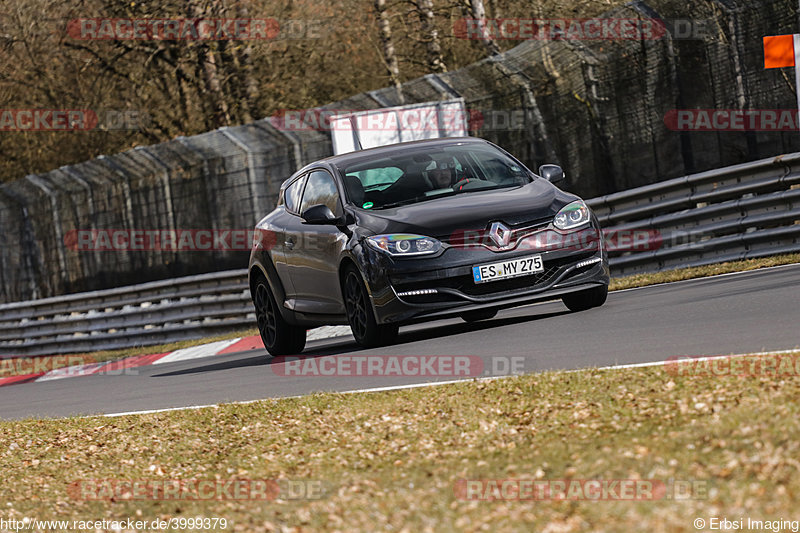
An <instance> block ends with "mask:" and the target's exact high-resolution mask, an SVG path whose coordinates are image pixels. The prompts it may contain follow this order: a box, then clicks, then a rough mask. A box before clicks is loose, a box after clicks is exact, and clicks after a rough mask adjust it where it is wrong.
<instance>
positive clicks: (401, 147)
mask: <svg viewBox="0 0 800 533" xmlns="http://www.w3.org/2000/svg"><path fill="white" fill-rule="evenodd" d="M460 144H489V141H487V140H485V139H480V138H478V137H440V138H437V139H425V140H422V141H409V142H404V143H396V144H388V145H386V146H377V147H375V148H367V149H364V150H357V151H355V152H347V153H345V154H338V155H333V156H330V157H326V158H325V159H320V160H319V161H316V162H315V163H314V164H318V163H328V164H330V165H335V166H341V165H342V164H347V163H349V162H352V161H357V160H360V159H363V158H365V157H375V158H380V157H381V156H384V155H388V154H394V153H396V152H402V151H405V150H407V149H409V148H419V147H421V146H431V147H434V146H457V145H460ZM309 166H310V165H309Z"/></svg>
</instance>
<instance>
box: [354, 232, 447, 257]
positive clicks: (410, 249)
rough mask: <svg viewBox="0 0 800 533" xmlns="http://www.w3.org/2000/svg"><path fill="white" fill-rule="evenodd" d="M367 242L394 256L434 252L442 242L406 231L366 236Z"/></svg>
mask: <svg viewBox="0 0 800 533" xmlns="http://www.w3.org/2000/svg"><path fill="white" fill-rule="evenodd" d="M367 242H368V243H370V245H372V246H373V247H374V248H377V249H378V250H382V251H384V252H386V253H388V254H389V255H391V256H394V257H406V256H410V255H425V254H435V253H436V252H438V251H439V249H440V248H441V247H442V244H441V243H440V242H439V241H437V240H436V239H434V238H432V237H425V236H423V235H410V234H406V233H392V234H389V235H373V236H372V237H367Z"/></svg>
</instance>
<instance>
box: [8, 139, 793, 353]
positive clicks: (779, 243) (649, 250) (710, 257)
mask: <svg viewBox="0 0 800 533" xmlns="http://www.w3.org/2000/svg"><path fill="white" fill-rule="evenodd" d="M587 203H588V204H589V205H590V206H591V207H592V209H593V210H594V211H595V213H596V214H597V216H598V218H599V220H600V223H601V225H602V226H603V227H604V229H605V230H606V231H611V232H614V231H617V232H621V231H646V232H647V235H648V239H647V240H646V242H645V241H639V242H638V246H640V247H641V250H637V249H633V250H624V251H623V250H619V249H617V250H611V251H610V252H609V255H610V263H611V268H612V272H613V273H614V274H615V275H624V274H631V273H639V272H651V271H657V270H661V269H665V268H675V267H682V266H697V265H704V264H710V263H717V262H722V261H730V260H736V259H745V258H752V257H761V256H767V255H774V254H779V253H790V252H800V153H796V154H790V155H785V156H780V157H776V158H771V159H764V160H761V161H755V162H752V163H746V164H742V165H736V166H732V167H727V168H722V169H717V170H713V171H709V172H703V173H700V174H694V175H691V176H685V177H682V178H678V179H673V180H668V181H664V182H660V183H655V184H653V185H648V186H646V187H639V188H636V189H630V190H627V191H622V192H619V193H615V194H610V195H607V196H603V197H600V198H593V199H591V200H588V201H587ZM634 248H635V246H634ZM254 324H255V317H254V314H253V308H252V305H251V303H250V295H249V291H248V286H247V270H246V269H241V270H230V271H226V272H216V273H213V274H204V275H199V276H189V277H183V278H177V279H172V280H165V281H156V282H151V283H144V284H140V285H132V286H128V287H121V288H118V289H109V290H103V291H94V292H87V293H80V294H70V295H66V296H60V297H54V298H45V299H40V300H32V301H25V302H14V303H9V304H2V305H0V357H9V356H34V355H51V354H62V353H78V352H86V351H97V350H109V349H115V348H126V347H131V346H147V345H154V344H162V343H167V342H174V341H179V340H185V339H192V338H199V337H203V336H208V335H213V334H219V333H227V332H232V331H237V330H241V329H246V328H251V327H253V326H254Z"/></svg>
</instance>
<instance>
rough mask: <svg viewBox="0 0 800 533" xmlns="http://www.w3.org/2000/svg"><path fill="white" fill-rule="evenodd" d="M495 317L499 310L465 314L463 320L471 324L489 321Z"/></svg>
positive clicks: (462, 316)
mask: <svg viewBox="0 0 800 533" xmlns="http://www.w3.org/2000/svg"><path fill="white" fill-rule="evenodd" d="M495 316H497V309H487V310H485V311H470V312H469V313H464V314H463V315H461V320H463V321H464V322H467V323H469V324H471V323H472V322H478V321H479V320H489V319H490V318H494V317H495Z"/></svg>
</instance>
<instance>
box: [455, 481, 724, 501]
mask: <svg viewBox="0 0 800 533" xmlns="http://www.w3.org/2000/svg"><path fill="white" fill-rule="evenodd" d="M708 490H709V489H708V482H707V481H706V480H698V479H689V480H683V479H673V478H670V479H663V480H662V479H538V478H537V477H535V476H534V477H530V478H507V479H459V480H457V481H456V482H455V484H454V486H453V491H454V493H455V496H456V498H458V499H460V500H467V501H483V502H492V501H653V500H704V499H707V498H708Z"/></svg>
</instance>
